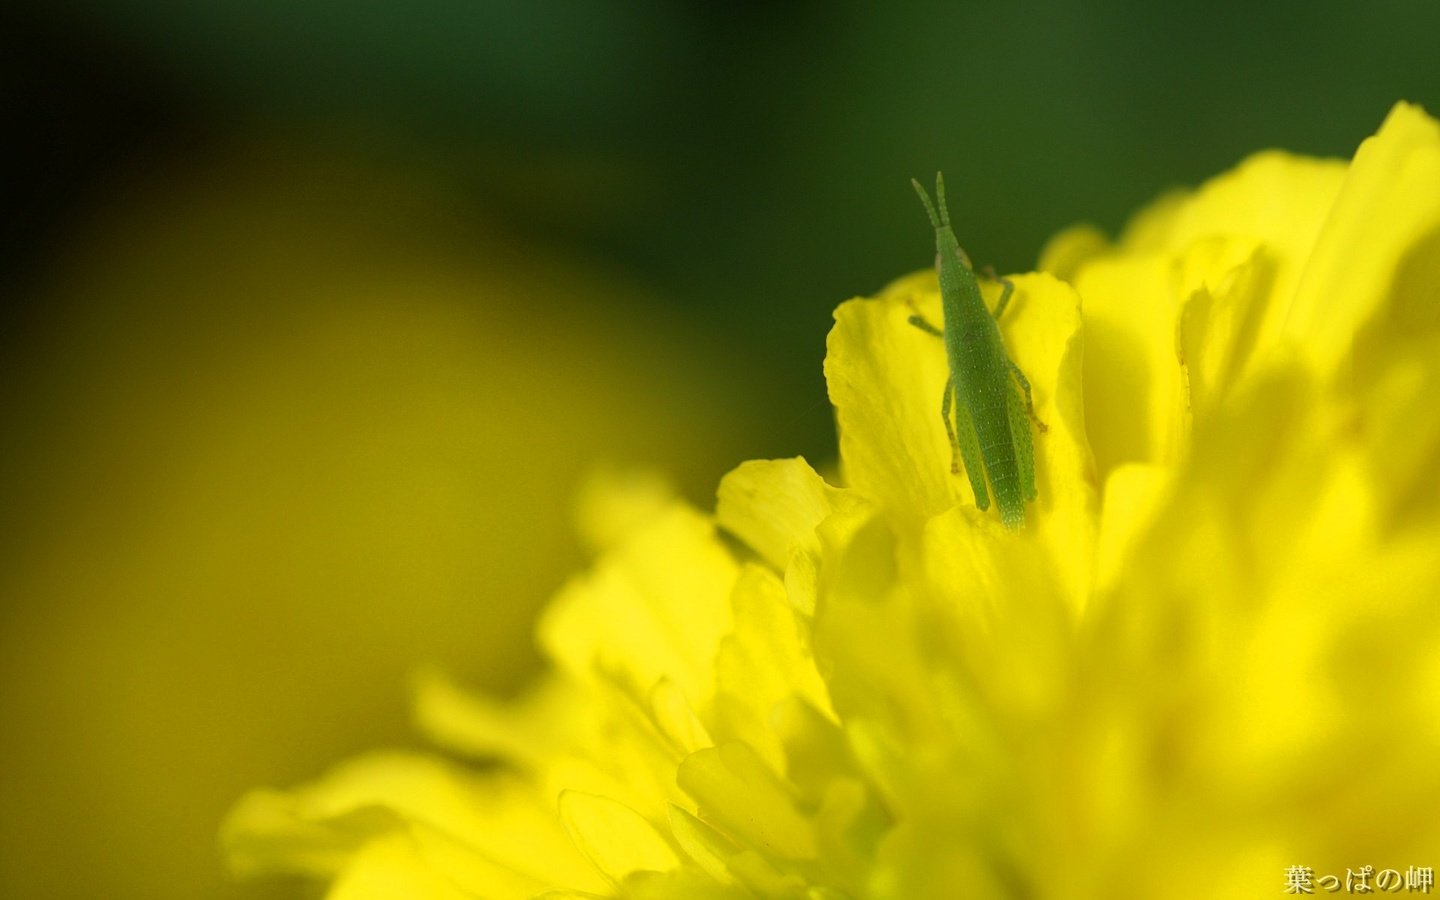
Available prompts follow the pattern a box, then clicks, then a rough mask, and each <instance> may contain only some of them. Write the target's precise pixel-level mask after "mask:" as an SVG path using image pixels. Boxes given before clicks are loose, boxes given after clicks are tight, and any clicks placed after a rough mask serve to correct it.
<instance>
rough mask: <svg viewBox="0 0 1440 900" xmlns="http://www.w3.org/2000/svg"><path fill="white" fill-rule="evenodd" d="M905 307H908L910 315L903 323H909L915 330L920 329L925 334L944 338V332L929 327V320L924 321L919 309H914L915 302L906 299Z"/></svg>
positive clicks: (931, 326) (932, 326)
mask: <svg viewBox="0 0 1440 900" xmlns="http://www.w3.org/2000/svg"><path fill="white" fill-rule="evenodd" d="M905 305H906V306H908V307H910V313H911V315H910V318H908V319H906V320H905V321H907V322H909V323H910V324H911V325H914V326H915V327H916V328H918V329H920V330H921V331H923V332H925V333H926V334H933V335H934V336H935V337H944V336H945V332H944V331H942V330H940V329H939V328H936V327H935V326H934V325H931V324H930V320H929V319H926V318H925V317H924V316H922V315H921V314H920V310H919V309H916V307H915V301H914V299H911V298H906V300H905Z"/></svg>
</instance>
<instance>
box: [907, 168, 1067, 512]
mask: <svg viewBox="0 0 1440 900" xmlns="http://www.w3.org/2000/svg"><path fill="white" fill-rule="evenodd" d="M910 183H911V184H912V185H914V186H915V193H917V194H919V195H920V202H921V203H923V204H925V212H926V213H927V214H928V215H929V216H930V224H931V225H933V226H934V228H935V253H936V259H935V268H936V270H937V272H938V274H939V276H940V301H941V308H942V310H943V312H944V316H945V321H944V325H945V327H944V329H943V330H942V329H940V328H936V327H935V326H934V325H932V324H930V323H929V322H927V321H926V320H925V318H924V317H923V316H920V315H919V314H918V313H917V314H916V315H912V316H911V317H910V324H912V325H914V326H915V327H917V328H919V329H921V330H922V331H925V332H928V333H929V334H933V335H935V336H936V337H939V338H942V339H943V340H944V341H945V356H946V359H947V361H948V362H949V364H950V377H949V378H948V379H946V381H945V396H944V398H943V399H942V401H941V404H940V418H941V419H943V420H944V422H945V433H946V435H948V436H949V438H950V471H951V472H952V473H954V474H957V475H958V474H959V473H960V463H961V461H962V460H963V462H964V464H965V474H966V475H967V476H969V479H970V487H971V489H973V490H974V492H975V505H976V506H977V507H979V508H980V509H981V510H982V511H984V510H987V509H989V508H990V493H991V492H993V493H994V495H995V502H996V504H997V505H998V506H999V507H1000V521H1001V522H1003V523H1004V524H1005V527H1006V528H1019V527H1020V526H1022V525H1024V524H1025V501H1027V500H1034V499H1035V450H1034V447H1033V446H1032V444H1031V441H1030V421H1031V420H1034V422H1035V424H1036V426H1037V427H1038V428H1039V429H1040V431H1042V432H1043V431H1045V424H1044V423H1043V422H1041V421H1040V420H1039V419H1037V418H1036V417H1035V408H1034V404H1033V402H1032V401H1031V398H1030V382H1029V381H1028V380H1027V379H1026V378H1025V374H1024V373H1023V372H1021V371H1020V367H1019V366H1017V365H1015V363H1014V362H1012V361H1011V360H1010V356H1009V355H1008V354H1007V353H1006V352H1005V342H1004V340H1003V339H1002V338H1001V337H1000V326H999V324H998V323H999V319H1000V317H1001V316H1002V315H1004V313H1005V307H1006V305H1008V304H1009V302H1010V295H1011V294H1012V293H1014V291H1015V285H1014V284H1013V283H1011V282H1010V280H1009V279H1007V278H1000V279H998V281H999V282H1000V283H1001V285H1003V289H1002V291H1001V294H1000V300H999V302H998V303H996V304H995V312H994V313H993V314H992V313H991V312H990V310H989V309H987V308H986V306H985V301H984V299H983V298H982V297H981V296H980V283H979V282H978V281H977V280H976V278H975V272H974V270H973V269H972V268H971V265H970V258H969V257H968V256H966V255H965V251H964V250H961V249H960V244H959V242H958V241H957V240H956V239H955V232H954V230H953V229H952V228H951V227H950V212H949V210H947V209H946V208H945V180H944V178H943V177H942V176H941V175H940V174H939V173H937V174H936V175H935V201H936V202H935V204H933V205H932V204H931V202H930V197H929V195H928V194H926V192H925V188H923V187H921V186H920V182H918V181H916V180H914V179H911V181H910ZM937 208H938V210H939V215H938V216H937V215H936V210H937ZM1017 385H1018V386H1019V388H1020V390H1016V386H1017ZM1021 391H1023V392H1024V397H1023V398H1022V397H1021ZM952 413H953V415H952ZM987 477H988V478H989V482H990V490H989V492H987V491H986V488H985V482H986V478H987Z"/></svg>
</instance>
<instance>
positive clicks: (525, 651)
mask: <svg viewBox="0 0 1440 900" xmlns="http://www.w3.org/2000/svg"><path fill="white" fill-rule="evenodd" d="M69 246H70V249H69V251H67V253H66V254H65V255H64V256H63V258H62V259H61V260H60V262H59V264H58V265H57V267H56V271H55V272H54V273H53V277H52V278H50V279H49V281H48V282H47V285H46V288H45V294H44V297H43V298H42V301H41V302H40V303H39V304H38V309H39V312H38V314H37V316H36V317H35V318H34V320H33V321H32V322H31V323H30V324H29V327H30V330H29V331H28V332H27V333H26V334H25V335H24V343H25V344H26V346H25V347H24V348H23V349H22V353H23V356H22V358H20V359H18V360H13V361H12V362H13V365H14V368H13V370H12V371H11V373H10V374H9V377H7V387H6V388H5V391H6V394H7V396H5V398H4V399H5V401H6V402H5V407H4V413H3V415H4V417H5V421H4V432H3V433H4V435H5V443H4V447H3V451H0V452H3V456H0V478H3V482H0V486H3V489H4V494H3V497H4V502H5V504H6V506H7V507H8V508H7V509H6V510H5V515H4V516H3V519H4V524H3V526H0V528H3V531H0V537H3V543H0V716H3V726H0V796H3V803H0V885H3V893H5V894H6V895H7V896H13V897H40V896H104V897H108V898H121V897H146V898H166V897H177V898H178V897H194V896H202V895H216V894H217V893H222V894H223V893H236V894H238V893H239V892H238V889H236V888H233V887H230V888H225V887H222V875H221V866H220V862H219V859H218V856H217V854H216V852H215V848H214V841H215V838H214V835H215V832H216V828H217V825H218V822H219V820H220V818H221V816H222V814H223V813H224V811H225V810H226V808H227V807H228V806H229V805H230V804H231V803H232V802H233V799H234V798H235V797H236V796H238V795H239V794H240V793H241V792H242V791H243V790H244V789H246V788H247V787H249V786H250V785H252V784H255V783H288V782H292V781H294V780H297V779H299V778H301V777H304V776H307V775H309V774H311V773H313V772H314V771H316V770H317V769H319V768H320V767H322V765H323V764H324V763H326V762H327V761H329V760H331V759H333V758H335V757H336V756H337V755H341V754H344V753H348V752H352V751H354V750H357V749H359V748H361V747H366V746H371V745H373V744H375V743H377V742H382V743H383V742H391V743H394V742H402V741H406V740H408V738H406V735H407V733H408V731H409V729H408V727H407V724H406V722H407V718H408V713H407V712H406V707H407V702H406V696H405V682H406V675H407V674H408V673H409V672H410V671H412V669H413V668H414V667H415V666H417V665H418V664H421V663H427V662H435V663H438V664H440V665H443V666H444V667H445V668H446V669H447V670H448V671H451V672H456V673H461V674H463V675H465V676H467V677H469V678H470V679H472V680H475V681H478V682H481V683H485V684H488V685H490V686H492V687H494V688H497V689H500V690H505V689H508V688H511V687H513V686H514V685H516V684H518V683H519V682H520V681H521V680H522V679H523V677H524V676H525V675H526V674H527V673H528V672H529V671H530V670H531V669H532V667H533V665H534V659H535V652H534V650H533V647H532V638H531V637H530V623H531V621H532V619H533V615H534V612H535V610H536V609H537V607H538V606H539V604H540V602H541V601H542V600H543V599H544V598H545V597H547V596H548V595H549V594H550V593H551V592H552V591H553V590H554V589H555V588H556V587H557V586H558V583H559V580H560V578H561V577H562V576H563V574H564V573H565V572H567V571H570V570H572V569H573V568H575V567H576V565H577V564H578V562H579V552H578V549H577V547H576V542H575V539H574V538H573V536H572V535H573V532H574V529H573V526H572V523H571V522H570V520H569V516H568V515H567V510H569V509H571V508H572V505H573V504H572V498H573V497H574V496H575V495H576V491H577V487H578V485H579V484H580V482H581V481H582V480H583V478H584V476H585V475H586V473H587V471H588V470H589V469H590V468H591V467H592V466H593V465H594V464H595V463H596V461H603V460H611V461H615V462H618V463H621V464H631V463H646V462H662V461H663V463H664V464H665V467H666V469H667V470H668V471H671V472H675V473H677V476H678V480H679V484H680V486H681V487H682V488H683V489H684V490H685V491H686V492H688V493H689V494H691V495H692V496H694V497H697V498H704V497H707V496H708V495H709V492H710V491H711V490H713V488H714V484H715V482H716V481H717V480H718V477H719V475H720V474H721V473H722V472H723V471H724V470H725V468H726V467H727V466H728V463H729V461H731V460H733V459H734V458H736V457H737V455H738V454H740V453H742V452H743V450H744V448H743V445H742V444H741V443H740V442H741V437H742V436H741V432H740V429H738V428H736V427H735V425H734V422H733V421H732V420H731V419H729V418H728V417H727V416H726V415H725V414H722V412H721V410H722V407H723V408H731V407H726V406H725V401H726V399H727V398H726V395H725V394H724V393H723V391H717V390H716V389H715V386H716V385H721V384H722V377H721V376H722V375H723V374H724V373H723V370H722V369H721V368H720V367H719V366H718V365H716V364H714V360H718V359H720V358H721V357H720V354H719V352H718V350H717V352H716V354H715V356H714V357H707V356H706V355H705V345H704V343H703V340H702V339H701V338H700V337H699V336H697V335H696V334H693V333H683V332H681V331H680V330H678V329H677V328H676V327H675V326H674V323H670V324H668V325H667V324H666V323H664V322H663V321H661V313H663V310H656V309H655V308H652V307H646V306H645V305H644V299H643V298H640V297H637V296H636V295H635V293H634V292H633V291H631V290H628V289H626V288H625V287H624V286H617V285H616V283H615V281H614V279H613V278H610V277H602V276H601V275H599V274H597V273H596V272H593V271H585V270H583V269H582V268H580V267H577V266H575V265H573V264H571V263H569V262H566V261H565V260H564V259H561V258H558V257H556V256H553V255H550V254H546V253H543V252H540V251H538V250H536V249H535V248H533V247H529V246H526V245H524V244H522V243H518V242H515V241H513V240H509V239H507V238H505V237H504V236H503V235H501V234H496V233H492V232H488V231H486V230H484V229H483V228H481V227H479V226H477V225H475V224H474V223H471V222H464V221H461V220H460V218H459V217H457V216H456V215H454V214H453V213H452V212H451V211H450V210H448V209H447V208H446V205H445V204H443V203H438V202H436V200H435V199H434V197H433V195H430V194H427V193H426V192H425V191H421V190H415V189H412V188H410V187H407V186H405V185H402V184H399V183H397V182H396V181H395V180H394V179H391V178H388V177H385V176H379V175H376V174H375V173H367V172H360V171H354V170H341V169H337V168H336V167H335V166H331V165H311V164H304V163H296V162H294V161H280V160H278V159H277V157H276V154H273V153H269V152H266V151H263V150H261V151H253V152H249V153H247V154H244V155H243V156H242V157H237V158H232V159H228V160H226V161H223V162H220V163H217V164H212V165H206V166H200V167H196V168H195V169H193V170H191V171H188V172H185V173H182V174H179V175H175V174H171V173H167V174H166V175H165V176H164V177H163V178H149V179H146V180H145V181H144V182H143V183H139V184H136V185H134V186H133V190H130V191H127V196H126V198H125V199H124V200H122V201H120V202H117V203H115V204H112V207H111V208H110V209H109V210H107V211H106V212H104V213H103V214H101V215H99V216H97V217H95V218H94V219H93V220H92V221H90V222H87V223H86V224H85V226H84V228H83V229H81V230H80V233H79V235H78V237H75V238H74V239H72V241H71V243H70V245H69ZM662 373H663V374H662ZM731 399H733V398H731ZM246 895H247V896H250V895H253V889H252V891H251V892H250V893H247V894H246Z"/></svg>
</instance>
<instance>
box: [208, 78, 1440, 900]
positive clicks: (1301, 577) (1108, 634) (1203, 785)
mask: <svg viewBox="0 0 1440 900" xmlns="http://www.w3.org/2000/svg"><path fill="white" fill-rule="evenodd" d="M1041 269H1042V272H1041V273H1038V274H1031V275H1023V276H1018V277H1016V279H1015V281H1016V286H1017V295H1016V299H1015V301H1014V303H1013V305H1012V307H1011V309H1012V312H1010V313H1008V314H1007V315H1006V318H1005V321H1004V324H1003V328H1004V334H1005V339H1006V342H1007V345H1008V347H1009V349H1010V352H1011V354H1012V356H1013V357H1014V358H1015V360H1016V362H1017V363H1018V364H1019V365H1020V366H1021V368H1022V369H1024V370H1025V371H1026V372H1027V373H1028V374H1029V376H1030V379H1031V381H1032V382H1033V384H1034V392H1035V402H1036V406H1037V412H1038V413H1039V415H1040V418H1041V419H1043V420H1044V421H1046V422H1047V423H1048V425H1049V429H1048V431H1047V432H1046V433H1045V434H1043V435H1038V436H1037V439H1036V478H1037V484H1038V488H1039V499H1038V500H1037V501H1036V503H1035V505H1034V507H1033V513H1032V515H1031V516H1029V517H1028V519H1027V527H1026V528H1025V529H1024V530H1023V531H1021V532H1018V533H1016V532H1008V531H1006V530H1005V529H1004V528H1002V527H1001V525H1000V523H999V521H998V518H997V517H996V515H995V513H994V511H993V510H992V511H991V512H990V513H988V514H982V513H979V512H978V511H977V510H976V509H975V506H974V502H973V498H972V497H971V496H970V494H969V489H968V485H967V483H966V482H965V479H964V478H963V477H956V476H953V475H951V474H950V472H949V449H948V446H947V442H946V438H945V435H944V431H943V428H942V426H941V422H940V421H939V415H938V399H939V397H940V392H941V386H942V384H943V383H944V380H945V377H946V371H945V360H944V356H943V352H942V349H941V346H940V344H939V342H937V341H935V340H934V338H932V337H930V336H928V335H926V334H924V333H922V332H920V331H919V330H917V329H915V328H911V327H909V326H908V325H907V323H906V319H907V317H908V316H909V314H910V309H911V307H912V306H918V307H919V309H920V310H921V311H922V312H925V313H927V314H928V315H929V317H931V318H932V319H934V318H938V316H937V313H936V311H937V309H938V296H937V288H936V283H935V278H934V276H933V274H931V273H924V274H917V275H914V276H911V277H908V278H905V279H902V280H900V281H898V282H896V283H895V284H893V285H891V286H890V287H889V288H887V289H886V290H885V291H884V292H882V294H881V296H880V297H878V298H875V299H872V300H855V301H851V302H849V303H846V304H844V305H843V306H841V307H840V309H839V310H838V311H837V312H836V317H835V318H836V325H835V329H834V331H833V332H832V333H831V335H830V341H829V353H828V356H827V359H826V376H827V378H828V380H829V385H830V395H831V399H832V401H833V403H834V405H835V408H836V415H837V419H838V422H839V428H840V439H841V440H840V448H841V464H842V470H843V474H844V487H837V486H833V485H831V484H827V483H826V482H825V481H824V480H822V479H821V478H820V476H818V475H817V474H816V473H815V472H814V471H812V470H811V469H810V468H809V467H808V466H807V465H806V464H805V463H804V462H803V461H801V460H781V461H769V462H751V463H746V464H744V465H742V466H740V467H739V468H738V469H736V470H735V471H734V472H732V473H731V474H730V475H729V476H727V478H726V479H725V480H724V482H723V483H722V485H721V487H720V492H719V502H718V506H717V509H716V512H715V514H714V516H713V517H709V516H705V515H702V514H700V513H698V512H696V511H694V510H692V509H689V508H687V507H685V506H684V505H683V504H680V503H678V502H673V501H666V500H665V499H664V498H663V497H659V496H657V495H656V494H655V493H654V492H653V491H652V492H649V493H642V494H641V495H639V496H638V497H637V496H636V495H635V494H633V493H627V492H625V491H620V490H610V491H607V490H604V489H600V490H597V491H596V492H595V493H594V494H592V495H591V496H590V497H589V499H588V501H587V514H586V516H585V520H586V521H588V522H591V523H592V528H593V530H594V531H595V533H596V535H597V536H603V537H604V540H605V547H604V549H603V551H602V553H601V555H600V557H599V560H598V562H597V564H596V565H595V567H594V569H593V570H592V571H590V572H589V573H587V574H585V575H583V576H580V577H577V578H576V579H575V580H573V581H572V582H571V583H570V584H569V585H568V586H567V587H566V588H565V589H564V590H563V591H562V592H561V594H560V596H558V597H557V598H556V599H555V601H554V602H553V604H552V605H551V607H550V608H549V610H548V612H547V614H546V615H545V617H544V619H543V621H542V623H541V625H540V639H541V643H542V645H543V647H544V648H545V650H546V652H547V653H548V655H549V657H550V658H551V660H552V661H553V662H554V671H553V673H552V674H551V675H550V676H549V677H548V678H547V679H546V680H545V681H544V682H543V683H541V684H539V685H537V686H536V687H535V689H534V690H533V691H532V692H531V693H530V694H529V695H528V696H526V697H524V698H522V699H521V700H519V701H517V702H511V703H499V702H494V701H490V700H486V699H481V698H475V697H470V696H467V695H465V694H464V693H463V692H461V691H459V690H458V689H456V688H455V687H453V686H452V685H450V684H449V683H448V682H446V681H445V680H443V679H442V678H440V677H439V676H436V675H430V676H427V677H425V678H423V679H421V684H420V688H419V692H418V697H419V700H418V710H419V719H420V722H421V724H422V726H423V727H424V729H425V730H426V732H427V733H428V734H429V736H430V737H431V738H432V739H433V740H434V741H435V742H437V743H438V744H439V745H441V746H442V747H444V748H446V749H447V750H448V751H450V753H451V757H449V758H440V757H436V756H430V755H424V754H414V753H391V754H383V755H376V756H371V757H368V758H364V759H361V760H359V761H355V762H352V763H350V764H348V765H346V766H344V767H341V768H340V769H337V770H336V771H335V772H333V773H331V774H330V775H329V776H327V777H326V778H324V779H322V780H320V781H318V782H316V783H314V784H311V785H308V786H305V787H302V788H299V789H297V790H293V791H288V792H269V791H265V792H257V793H254V794H252V795H251V796H249V797H248V798H246V799H245V800H244V801H243V802H242V803H241V804H240V806H239V807H238V808H237V809H236V811H235V812H234V813H233V814H232V816H231V818H230V820H229V822H228V823H227V826H226V829H225V843H226V846H227V848H228V851H229V855H230V858H231V860H232V863H233V864H234V866H235V868H236V869H237V870H239V871H242V872H259V871H267V870H282V871H301V872H308V873H312V874H314V875H316V876H318V877H320V878H324V879H329V880H330V883H331V885H332V887H331V894H330V896H331V897H335V898H346V900H349V898H368V897H390V896H397V897H398V896H404V897H419V898H427V897H434V898H448V897H526V896H531V895H536V894H543V895H544V896H546V897H551V898H573V897H587V896H624V897H638V898H651V897H654V898H709V897H715V898H721V897H787V898H788V897H804V898H813V900H820V898H827V900H828V898H842V897H852V898H862V897H876V898H917V897H958V896H964V897H978V898H1005V897H1033V898H1049V897H1067V898H1070V897H1073V898H1085V897H1107V898H1114V897H1137V898H1141V897H1149V898H1153V897H1166V898H1181V897H1206V898H1213V897H1255V896H1264V895H1268V894H1272V893H1281V892H1283V890H1284V887H1285V884H1286V878H1287V877H1288V876H1287V869H1288V868H1289V867H1291V866H1304V867H1309V869H1311V870H1313V872H1314V873H1315V875H1316V876H1317V877H1320V876H1323V875H1325V874H1336V875H1338V876H1339V877H1341V878H1343V877H1344V876H1345V875H1346V870H1347V868H1348V869H1353V870H1355V871H1357V872H1358V871H1359V870H1360V869H1361V867H1362V866H1366V865H1369V866H1373V867H1375V870H1376V871H1379V870H1383V869H1397V870H1399V871H1402V872H1403V871H1405V870H1406V869H1407V868H1408V867H1410V866H1420V867H1423V866H1433V865H1434V864H1435V863H1436V862H1440V860H1437V859H1435V858H1434V856H1433V854H1434V853H1435V852H1436V848H1440V817H1437V816H1436V815H1435V812H1434V811H1435V809H1437V808H1440V765H1436V763H1435V761H1436V760H1437V759H1440V607H1437V606H1436V602H1437V599H1440V491H1437V486H1440V485H1437V475H1440V416H1437V415H1436V414H1435V404H1436V398H1437V397H1440V127H1437V125H1436V123H1435V122H1434V121H1432V120H1430V119H1429V118H1427V117H1426V116H1425V115H1424V114H1423V113H1422V112H1421V111H1420V110H1418V109H1416V108H1414V107H1409V106H1405V105H1401V106H1398V107H1397V108H1396V109H1395V110H1394V112H1393V113H1392V114H1391V116H1390V118H1389V119H1388V120H1387V121H1386V123H1385V125H1384V127H1383V128H1382V129H1381V131H1380V133H1379V134H1377V135H1376V136H1375V137H1374V138H1372V139H1370V140H1369V141H1367V142H1366V143H1365V144H1364V145H1363V146H1362V147H1361V148H1360V150H1359V152H1358V153H1357V154H1356V156H1355V159H1354V161H1353V162H1351V163H1350V164H1348V165H1347V164H1345V163H1342V162H1329V161H1315V160H1307V159H1300V158H1296V157H1292V156H1289V155H1285V154H1280V153H1265V154H1261V155H1259V156H1256V157H1254V158H1252V159H1250V160H1249V161H1247V162H1245V163H1244V164H1242V165H1241V166H1240V167H1239V168H1238V169H1236V170H1235V171H1234V172H1231V173H1229V174H1227V175H1224V176H1222V177H1220V178H1218V179H1216V180H1214V181H1213V182H1211V183H1209V184H1207V185H1205V186H1204V187H1202V188H1201V189H1199V190H1198V191H1195V192H1193V193H1189V194H1185V195H1179V196H1175V197H1171V198H1168V199H1166V200H1164V201H1162V202H1160V203H1158V204H1157V205H1155V206H1154V207H1152V208H1151V209H1149V210H1147V211H1146V212H1145V213H1143V214H1142V215H1141V216H1140V217H1139V218H1138V219H1137V220H1136V221H1135V222H1134V223H1133V224H1132V225H1131V226H1130V228H1129V229H1128V230H1127V231H1126V233H1125V234H1124V235H1123V236H1122V237H1121V238H1120V240H1119V241H1118V242H1116V243H1115V244H1113V245H1112V244H1110V243H1108V242H1107V241H1106V240H1104V239H1103V238H1102V237H1100V236H1099V235H1097V234H1096V233H1094V232H1093V231H1091V230H1086V229H1079V230H1073V231H1070V232H1067V233H1065V234H1062V235H1060V236H1059V237H1057V238H1056V239H1055V240H1054V241H1053V242H1052V244H1051V245H1050V247H1049V248H1047V250H1046V252H1045V254H1044V258H1043V260H1042V264H1041ZM717 529H718V530H717ZM726 534H728V535H729V536H731V538H734V539H738V540H731V539H730V538H727V537H726V536H725V535H726ZM456 757H461V758H464V757H470V758H473V759H475V760H486V761H495V762H496V764H495V765H492V766H488V767H482V766H473V765H466V764H462V763H461V762H459V761H455V758H456ZM1427 854H1429V855H1428V856H1427ZM547 891H549V892H551V893H546V892H547Z"/></svg>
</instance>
